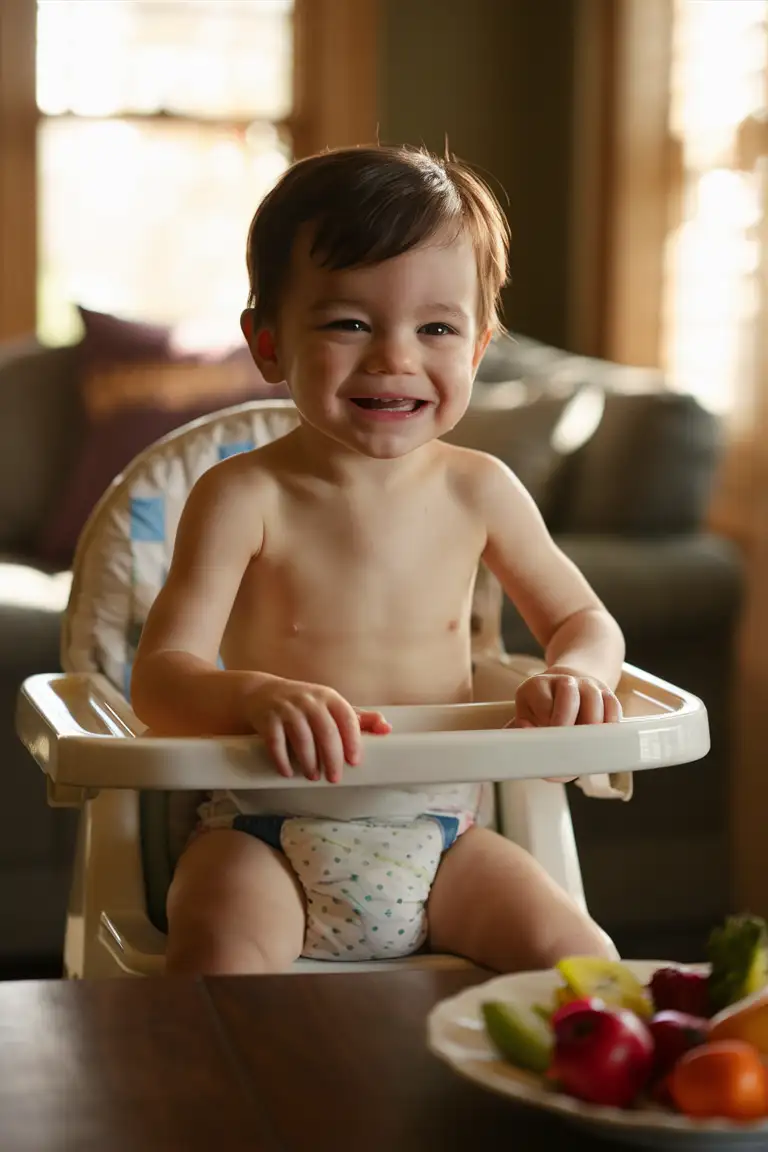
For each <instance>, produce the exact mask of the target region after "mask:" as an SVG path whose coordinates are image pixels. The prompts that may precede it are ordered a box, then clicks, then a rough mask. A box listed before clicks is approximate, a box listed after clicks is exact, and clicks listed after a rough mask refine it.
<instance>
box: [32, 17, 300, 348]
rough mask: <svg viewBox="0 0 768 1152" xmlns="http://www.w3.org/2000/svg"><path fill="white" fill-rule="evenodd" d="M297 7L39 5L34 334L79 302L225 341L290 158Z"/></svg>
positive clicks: (49, 336) (47, 330)
mask: <svg viewBox="0 0 768 1152" xmlns="http://www.w3.org/2000/svg"><path fill="white" fill-rule="evenodd" d="M293 7H294V6H293V2H292V0H38V4H37V10H38V24H37V104H38V109H39V113H40V119H39V122H38V137H37V146H38V161H37V163H38V216H39V256H38V264H39V271H38V329H39V332H40V335H41V336H42V337H43V338H44V339H45V340H47V341H50V342H52V343H60V342H62V341H66V340H69V339H73V338H74V337H75V336H76V335H77V332H78V327H79V322H78V319H77V312H76V308H75V305H77V304H83V305H85V306H87V307H90V308H94V309H96V310H101V311H111V312H114V313H117V314H119V315H121V316H126V317H131V318H135V319H139V320H146V321H154V322H160V323H168V324H174V325H176V326H177V327H178V329H179V337H180V339H181V340H182V341H185V342H186V343H188V344H190V345H203V346H211V345H212V344H218V343H222V344H227V343H231V342H232V341H234V340H235V339H237V337H238V317H239V314H240V311H241V309H242V308H243V307H244V304H245V300H246V296H247V278H246V273H245V258H244V253H245V236H246V232H247V228H248V223H249V221H250V218H251V216H252V215H253V211H254V209H255V207H256V205H257V204H258V202H259V200H260V199H261V198H262V196H263V195H264V193H265V192H266V191H267V190H268V189H269V187H270V186H271V185H272V184H273V182H274V181H275V179H276V178H277V177H278V176H279V175H280V173H281V172H282V171H283V170H284V169H285V167H286V166H287V164H288V162H289V159H290V156H291V153H292V112H293V96H292V93H293V88H294V85H293Z"/></svg>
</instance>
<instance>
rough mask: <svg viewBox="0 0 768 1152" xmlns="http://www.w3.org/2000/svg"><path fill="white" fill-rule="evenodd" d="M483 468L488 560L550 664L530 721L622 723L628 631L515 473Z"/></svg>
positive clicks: (534, 689)
mask: <svg viewBox="0 0 768 1152" xmlns="http://www.w3.org/2000/svg"><path fill="white" fill-rule="evenodd" d="M475 464H476V475H475V478H474V479H475V483H476V485H477V487H476V490H475V491H476V497H477V498H478V499H479V501H480V507H481V509H482V514H483V516H484V517H485V522H486V527H487V543H486V548H485V552H484V556H483V558H484V560H485V562H486V563H487V565H488V567H489V568H490V569H491V571H492V572H493V573H494V574H495V575H496V576H497V577H498V579H499V580H500V582H501V584H502V586H503V588H504V590H505V592H506V593H507V595H508V596H509V598H510V599H511V600H512V602H513V603H514V604H515V606H516V608H517V609H518V611H519V612H520V615H521V616H522V617H523V620H524V621H525V623H526V624H527V625H528V627H529V628H530V630H531V632H532V633H533V635H534V636H535V638H536V639H537V640H538V641H539V643H540V644H541V646H542V648H543V649H544V653H545V660H546V663H547V670H546V673H544V674H542V676H540V677H536V678H535V681H536V682H535V683H534V684H530V685H529V686H528V687H527V688H526V689H525V691H524V692H523V693H522V697H523V698H522V700H520V699H519V700H518V710H519V711H520V712H521V717H522V719H523V722H525V720H526V719H527V720H528V721H529V722H531V723H537V722H538V723H541V722H544V723H550V724H558V723H560V724H573V723H577V722H579V723H591V722H602V721H603V720H617V719H619V716H620V709H619V705H618V702H617V701H616V699H615V696H614V695H613V690H614V689H615V688H616V685H617V684H618V682H619V678H620V676H621V667H622V663H623V660H624V652H625V648H624V637H623V635H622V633H621V629H620V628H619V626H618V624H617V623H616V621H615V620H614V618H613V617H612V616H611V615H610V613H609V612H608V611H607V610H606V608H605V607H604V605H603V604H602V603H601V601H600V600H599V598H598V597H597V595H596V594H595V592H594V591H593V590H592V588H591V587H590V585H589V583H588V582H587V580H586V579H585V578H584V576H583V575H582V574H581V572H579V570H578V569H577V568H576V566H575V564H573V563H572V562H571V561H570V560H569V559H568V558H567V557H566V556H565V555H564V554H563V552H562V551H561V550H560V549H559V548H558V547H557V545H556V544H555V542H554V541H553V539H552V537H551V536H550V534H549V531H548V530H547V527H546V525H545V523H544V520H543V519H542V516H541V514H540V512H539V510H538V508H537V507H536V504H535V503H534V501H533V499H532V498H531V496H530V495H529V494H528V493H527V492H526V490H525V489H524V488H523V486H522V484H520V482H519V481H518V480H517V478H516V477H515V476H514V475H513V473H512V472H510V470H509V469H508V468H507V467H506V466H505V465H504V464H502V463H501V461H499V460H496V459H495V458H493V457H488V456H478V457H477V458H476V460H475ZM521 704H523V705H524V707H523V708H522V709H521V708H520V705H521ZM528 712H530V715H527V713H528Z"/></svg>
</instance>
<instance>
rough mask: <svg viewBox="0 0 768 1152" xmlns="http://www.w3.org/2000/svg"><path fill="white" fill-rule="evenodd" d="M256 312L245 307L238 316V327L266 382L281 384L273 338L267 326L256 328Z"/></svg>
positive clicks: (281, 374) (281, 379)
mask: <svg viewBox="0 0 768 1152" xmlns="http://www.w3.org/2000/svg"><path fill="white" fill-rule="evenodd" d="M255 321H256V313H255V312H254V310H253V309H252V308H246V310H245V311H244V312H243V314H242V316H241V317H240V328H241V329H242V333H243V336H245V339H246V342H247V344H248V347H249V348H250V350H251V356H253V359H254V362H255V364H256V367H257V368H258V369H259V371H260V372H261V374H262V376H263V377H264V379H265V380H266V381H267V383H268V384H282V383H283V380H284V376H283V373H282V371H281V369H280V365H279V364H278V360H277V349H276V347H275V338H274V336H273V334H272V332H271V331H270V329H269V328H258V329H257V328H256V323H255Z"/></svg>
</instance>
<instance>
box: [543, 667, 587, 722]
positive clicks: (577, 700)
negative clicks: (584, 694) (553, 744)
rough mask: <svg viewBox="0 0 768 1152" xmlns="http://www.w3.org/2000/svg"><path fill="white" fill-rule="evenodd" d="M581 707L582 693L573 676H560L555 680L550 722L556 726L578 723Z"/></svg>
mask: <svg viewBox="0 0 768 1152" xmlns="http://www.w3.org/2000/svg"><path fill="white" fill-rule="evenodd" d="M580 707H581V694H580V692H579V686H578V684H577V683H576V680H575V679H574V678H573V677H572V676H563V677H559V678H558V679H557V680H556V681H555V687H554V700H553V702H552V716H551V718H550V721H549V723H550V724H551V725H552V726H553V727H555V728H566V727H570V726H571V725H572V724H575V723H576V720H577V717H578V715H579V708H580Z"/></svg>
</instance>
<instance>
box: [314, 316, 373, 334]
mask: <svg viewBox="0 0 768 1152" xmlns="http://www.w3.org/2000/svg"><path fill="white" fill-rule="evenodd" d="M324 327H325V328H330V329H331V331H335V332H368V331H369V327H368V325H367V324H366V323H365V321H364V320H354V319H352V318H351V317H349V318H346V319H343V320H331V322H330V324H325V325H324Z"/></svg>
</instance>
